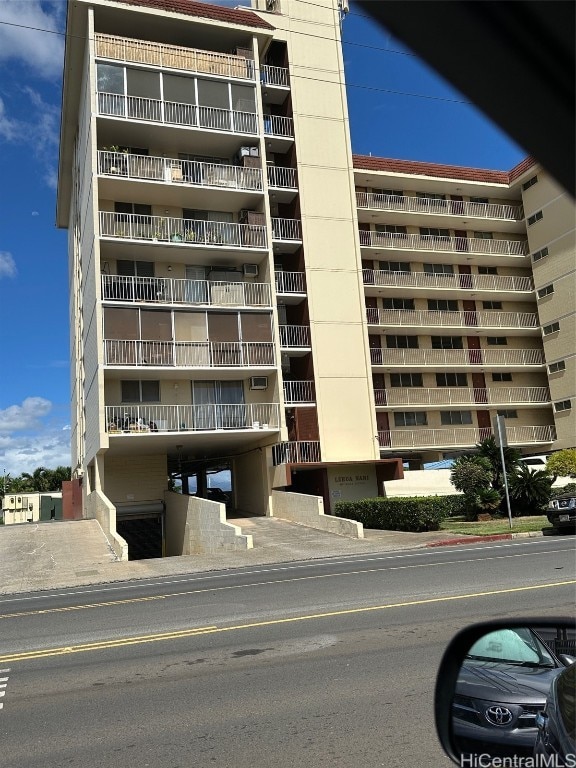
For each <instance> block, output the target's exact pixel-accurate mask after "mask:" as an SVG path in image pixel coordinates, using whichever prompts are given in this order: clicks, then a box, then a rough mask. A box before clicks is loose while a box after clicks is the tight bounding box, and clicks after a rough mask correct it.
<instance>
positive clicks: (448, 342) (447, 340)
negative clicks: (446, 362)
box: [432, 336, 464, 349]
mask: <svg viewBox="0 0 576 768" xmlns="http://www.w3.org/2000/svg"><path fill="white" fill-rule="evenodd" d="M432 349H464V346H463V344H462V337H461V336H432Z"/></svg>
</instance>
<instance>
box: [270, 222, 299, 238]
mask: <svg viewBox="0 0 576 768" xmlns="http://www.w3.org/2000/svg"><path fill="white" fill-rule="evenodd" d="M272 239H273V240H302V227H301V225H300V221H299V220H298V219H276V218H274V219H272Z"/></svg>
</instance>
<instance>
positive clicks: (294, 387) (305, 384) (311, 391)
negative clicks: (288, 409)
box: [284, 379, 316, 406]
mask: <svg viewBox="0 0 576 768" xmlns="http://www.w3.org/2000/svg"><path fill="white" fill-rule="evenodd" d="M315 402H316V390H315V387H314V381H313V380H312V379H311V380H309V381H284V404H285V405H287V406H291V405H307V404H308V405H311V404H312V403H315Z"/></svg>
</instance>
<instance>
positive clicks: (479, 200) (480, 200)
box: [470, 196, 488, 205]
mask: <svg viewBox="0 0 576 768" xmlns="http://www.w3.org/2000/svg"><path fill="white" fill-rule="evenodd" d="M470 202H471V203H481V204H482V205H488V198H487V197H472V196H470Z"/></svg>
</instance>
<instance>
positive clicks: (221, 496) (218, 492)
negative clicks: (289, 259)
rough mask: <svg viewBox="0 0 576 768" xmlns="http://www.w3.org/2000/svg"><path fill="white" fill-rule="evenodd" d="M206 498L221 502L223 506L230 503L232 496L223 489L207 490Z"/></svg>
mask: <svg viewBox="0 0 576 768" xmlns="http://www.w3.org/2000/svg"><path fill="white" fill-rule="evenodd" d="M206 498H207V499H210V501H220V502H222V504H228V503H229V502H230V495H229V494H228V493H226V492H225V491H223V490H222V488H206Z"/></svg>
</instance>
